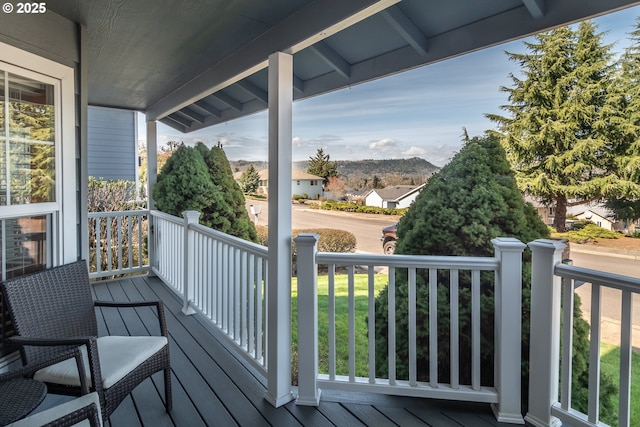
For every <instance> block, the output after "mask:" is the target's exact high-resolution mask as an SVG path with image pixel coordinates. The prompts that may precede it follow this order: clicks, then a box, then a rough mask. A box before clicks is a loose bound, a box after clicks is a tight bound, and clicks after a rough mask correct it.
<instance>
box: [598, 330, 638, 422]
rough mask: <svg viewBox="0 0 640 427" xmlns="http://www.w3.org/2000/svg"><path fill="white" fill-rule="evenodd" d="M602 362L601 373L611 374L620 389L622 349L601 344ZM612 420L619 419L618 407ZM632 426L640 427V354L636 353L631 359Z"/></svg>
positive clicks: (602, 415) (602, 416)
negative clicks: (639, 426)
mask: <svg viewBox="0 0 640 427" xmlns="http://www.w3.org/2000/svg"><path fill="white" fill-rule="evenodd" d="M600 362H601V363H600V370H601V372H603V373H607V374H609V375H610V376H611V377H612V378H613V382H614V384H615V385H616V388H618V387H620V378H619V376H620V347H616V346H614V345H609V344H604V343H603V344H601V345H600ZM617 399H618V396H617V395H616V401H617ZM607 415H608V414H607ZM604 416H605V414H601V418H604ZM607 418H609V417H607ZM611 418H612V419H615V420H617V419H618V408H617V405H616V408H615V413H614V414H613V417H611ZM631 425H632V426H637V425H640V354H637V353H635V352H634V353H633V354H632V358H631Z"/></svg>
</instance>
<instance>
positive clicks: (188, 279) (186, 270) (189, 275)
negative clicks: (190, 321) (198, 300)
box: [182, 211, 200, 314]
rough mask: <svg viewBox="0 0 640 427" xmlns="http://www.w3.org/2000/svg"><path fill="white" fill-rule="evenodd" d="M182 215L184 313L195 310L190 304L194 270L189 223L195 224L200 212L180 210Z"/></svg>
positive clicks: (192, 312) (192, 241)
mask: <svg viewBox="0 0 640 427" xmlns="http://www.w3.org/2000/svg"><path fill="white" fill-rule="evenodd" d="M182 216H183V217H184V248H183V253H184V257H183V261H182V269H183V280H184V295H182V302H183V304H182V312H183V313H184V314H195V312H196V311H195V310H194V309H193V307H192V306H191V302H192V301H193V286H194V285H193V273H194V271H195V265H194V262H195V261H194V257H193V253H194V252H195V250H194V233H195V232H194V231H193V230H190V229H189V225H191V224H197V223H198V220H199V219H200V212H198V211H184V212H182Z"/></svg>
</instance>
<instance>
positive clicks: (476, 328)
mask: <svg viewBox="0 0 640 427" xmlns="http://www.w3.org/2000/svg"><path fill="white" fill-rule="evenodd" d="M480 332H481V331H480V270H473V271H472V272H471V374H472V378H471V388H473V389H474V390H480V378H481V377H480Z"/></svg>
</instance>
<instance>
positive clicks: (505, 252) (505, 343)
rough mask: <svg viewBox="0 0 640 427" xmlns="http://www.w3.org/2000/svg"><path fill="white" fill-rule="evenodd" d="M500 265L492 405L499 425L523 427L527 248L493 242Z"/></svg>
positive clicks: (505, 241)
mask: <svg viewBox="0 0 640 427" xmlns="http://www.w3.org/2000/svg"><path fill="white" fill-rule="evenodd" d="M491 243H493V247H494V248H495V256H496V258H498V260H499V261H500V269H499V271H498V272H497V274H496V289H495V313H496V317H495V379H494V382H495V388H496V389H497V390H498V395H499V398H498V399H499V400H498V403H495V404H493V405H492V409H493V412H494V414H495V416H496V419H497V420H498V421H499V422H504V423H512V424H524V419H523V418H522V413H521V410H522V408H521V405H520V403H521V400H522V399H521V384H522V380H521V376H522V374H521V371H522V347H521V342H522V251H524V248H526V245H525V244H524V243H522V242H521V241H519V240H518V239H514V238H509V237H504V238H498V239H493V240H492V241H491Z"/></svg>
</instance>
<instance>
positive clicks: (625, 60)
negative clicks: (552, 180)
mask: <svg viewBox="0 0 640 427" xmlns="http://www.w3.org/2000/svg"><path fill="white" fill-rule="evenodd" d="M630 41H631V45H630V46H629V47H628V48H627V49H626V50H625V52H624V54H623V55H622V56H621V58H620V60H619V64H620V68H619V73H618V75H617V78H616V83H617V84H616V86H615V88H616V89H617V91H616V92H615V100H616V101H617V104H616V112H617V113H618V114H619V117H618V120H617V122H616V125H617V126H616V128H615V129H616V130H617V133H616V134H615V135H614V141H616V142H617V145H616V147H615V158H614V164H613V167H614V168H615V170H616V171H617V174H618V176H620V177H621V178H622V179H624V180H626V181H627V182H628V188H626V189H624V191H622V192H620V194H618V195H617V196H615V197H611V198H609V199H608V200H607V202H606V205H607V207H608V208H609V209H611V210H612V211H613V212H614V215H615V217H616V219H618V220H621V221H624V222H626V223H631V222H634V221H636V220H638V219H640V194H639V193H640V191H639V189H638V187H639V186H640V18H638V19H636V26H635V28H634V30H633V31H632V32H631V33H630Z"/></svg>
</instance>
